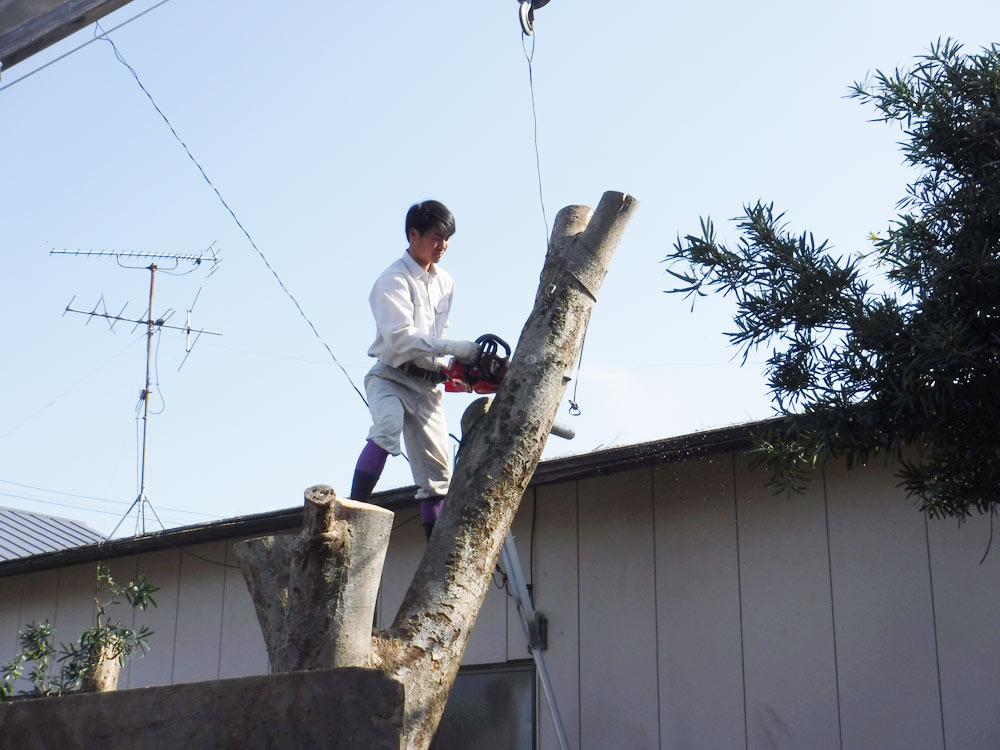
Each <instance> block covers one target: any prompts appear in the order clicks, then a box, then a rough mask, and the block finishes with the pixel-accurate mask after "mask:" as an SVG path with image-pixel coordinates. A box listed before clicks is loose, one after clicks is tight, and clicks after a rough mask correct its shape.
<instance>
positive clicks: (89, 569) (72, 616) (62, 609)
mask: <svg viewBox="0 0 1000 750" xmlns="http://www.w3.org/2000/svg"><path fill="white" fill-rule="evenodd" d="M96 584H97V564H96V563H85V564H83V565H73V566H72V567H68V568H60V569H59V602H58V605H57V607H56V619H55V622H54V623H53V625H54V626H55V629H56V638H55V640H56V644H57V645H58V644H59V643H65V644H66V645H67V646H68V645H69V644H70V643H75V642H76V641H78V640H79V638H80V636H81V635H82V634H83V631H85V630H87V629H88V628H89V627H90V626H91V625H94V624H95V621H94V614H95V612H94V609H95V607H94V586H95V585H96ZM125 606H126V607H128V605H127V604H126V605H125ZM109 614H110V615H111V617H115V618H117V619H116V620H114V621H117V620H118V619H120V620H124V621H125V623H126V624H127V625H131V624H132V612H131V610H129V611H128V612H124V611H112V612H109ZM105 621H106V620H105ZM60 668H61V667H60V666H59V665H57V666H56V669H60ZM119 682H120V684H121V685H122V687H124V686H125V680H122V679H119Z"/></svg>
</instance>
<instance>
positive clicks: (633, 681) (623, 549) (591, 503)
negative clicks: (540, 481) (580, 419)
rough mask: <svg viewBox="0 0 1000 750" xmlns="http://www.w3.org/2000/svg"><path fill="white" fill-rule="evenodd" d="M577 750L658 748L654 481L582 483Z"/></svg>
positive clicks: (633, 476)
mask: <svg viewBox="0 0 1000 750" xmlns="http://www.w3.org/2000/svg"><path fill="white" fill-rule="evenodd" d="M579 493H580V494H579V497H580V661H581V663H582V668H581V674H580V693H581V696H580V704H581V705H580V713H581V717H582V729H581V747H582V748H584V750H589V749H590V748H594V749H595V750H597V749H600V750H604V748H610V747H613V748H616V750H634V749H638V748H654V747H658V745H659V726H658V724H659V700H658V698H657V666H656V664H657V659H656V606H655V597H656V589H655V582H654V572H653V518H652V480H651V477H650V472H649V470H648V469H644V470H637V471H630V472H624V473H621V474H615V475H613V476H608V477H599V478H595V479H588V480H585V481H581V482H580V484H579Z"/></svg>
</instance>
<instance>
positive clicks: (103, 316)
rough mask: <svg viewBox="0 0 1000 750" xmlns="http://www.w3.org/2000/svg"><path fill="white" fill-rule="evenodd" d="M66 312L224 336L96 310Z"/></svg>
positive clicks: (188, 327) (73, 309) (159, 321)
mask: <svg viewBox="0 0 1000 750" xmlns="http://www.w3.org/2000/svg"><path fill="white" fill-rule="evenodd" d="M66 312H71V313H79V314H81V315H88V316H90V317H92V318H104V319H105V320H114V321H121V322H123V323H135V324H136V325H150V324H152V325H153V326H155V327H156V328H170V329H172V330H174V331H185V332H186V333H198V334H202V333H207V334H208V335H209V336H221V335H222V334H221V333H219V332H218V331H209V330H206V329H203V328H191V327H190V326H172V325H167V324H166V323H165V322H161V321H162V320H163V319H162V318H161V319H160V320H150V319H149V318H125V317H122V316H121V315H111V314H110V313H99V312H95V311H94V310H77V309H75V308H72V307H69V306H68V305H67V306H66Z"/></svg>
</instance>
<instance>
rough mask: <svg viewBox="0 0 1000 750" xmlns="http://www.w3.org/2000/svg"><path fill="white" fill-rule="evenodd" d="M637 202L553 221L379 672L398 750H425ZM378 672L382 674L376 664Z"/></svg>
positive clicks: (382, 650) (381, 638)
mask: <svg viewBox="0 0 1000 750" xmlns="http://www.w3.org/2000/svg"><path fill="white" fill-rule="evenodd" d="M636 205H637V201H636V200H635V199H634V198H632V197H631V196H628V195H624V194H622V193H614V192H608V193H605V194H604V196H603V197H602V198H601V202H600V204H599V205H598V206H597V210H596V211H593V212H592V211H591V209H590V208H588V207H586V206H569V207H567V208H564V209H563V210H562V211H560V212H559V214H558V216H557V217H556V221H555V226H554V228H553V231H552V238H551V240H550V242H549V248H548V253H547V255H546V258H545V265H544V267H543V269H542V274H541V279H540V282H539V287H538V294H537V296H536V297H535V304H534V308H533V310H532V312H531V315H530V317H529V318H528V321H527V323H526V324H525V326H524V330H523V331H522V332H521V338H520V341H519V342H518V345H517V349H516V351H515V353H514V356H513V358H512V361H511V365H510V370H509V371H508V373H507V376H506V377H505V379H504V382H503V386H502V387H501V388H500V391H499V392H498V393H497V396H496V399H495V400H494V402H493V404H492V406H491V407H490V410H489V412H488V413H487V414H486V416H485V417H484V418H483V419H482V421H481V422H480V423H479V424H478V426H477V429H476V430H475V432H474V434H473V435H472V436H471V438H470V439H469V442H468V443H467V444H463V446H462V457H461V461H460V462H459V464H458V466H457V468H456V472H455V477H454V479H453V480H452V483H451V488H450V490H449V492H448V498H447V500H446V501H445V503H444V506H443V508H442V512H441V517H440V518H439V519H438V521H437V524H436V525H435V527H434V533H433V536H432V537H431V540H430V543H429V545H428V547H427V550H426V552H425V554H424V557H423V559H422V560H421V562H420V565H419V566H418V568H417V571H416V574H415V575H414V578H413V582H412V583H411V584H410V588H409V590H408V591H407V593H406V595H405V597H404V599H403V603H402V605H401V606H400V609H399V613H398V614H397V615H396V618H395V621H394V622H393V625H392V627H391V628H390V629H389V630H388V631H386V632H383V633H380V634H377V635H376V636H375V637H374V638H373V650H374V657H375V665H376V666H378V667H379V668H380V669H382V670H383V671H385V672H387V673H389V674H390V675H392V676H393V677H395V678H396V679H398V680H399V681H400V682H402V683H403V685H404V687H405V694H406V710H405V714H404V715H405V719H404V727H403V732H404V737H405V739H404V742H403V747H405V748H407V749H408V750H410V749H412V750H423V749H425V748H427V747H428V746H429V745H430V743H431V740H432V739H433V737H434V732H435V730H436V729H437V725H438V722H439V720H440V718H441V714H442V712H443V710H444V705H445V702H446V700H447V698H448V692H449V691H450V690H451V686H452V683H453V682H454V680H455V676H456V674H457V672H458V667H459V663H460V662H461V659H462V654H463V653H464V651H465V646H466V644H467V642H468V640H469V635H470V633H471V632H472V626H473V625H474V624H475V621H476V616H477V615H478V613H479V608H480V606H481V605H482V602H483V599H484V598H485V597H486V593H487V591H488V588H489V585H490V581H491V579H492V575H493V571H494V569H495V567H496V564H497V558H498V556H499V554H500V548H501V547H502V545H503V542H504V539H505V538H506V536H507V533H508V531H509V530H510V525H511V522H512V520H513V518H514V514H515V512H516V511H517V507H518V505H519V503H520V502H521V497H522V496H523V495H524V492H525V490H526V488H527V486H528V482H529V480H530V479H531V476H532V475H533V474H534V472H535V468H536V466H537V465H538V462H539V459H540V458H541V454H542V449H543V448H544V446H545V441H546V439H547V437H548V434H549V430H550V428H551V427H552V422H553V420H554V419H555V415H556V411H557V409H558V406H559V403H560V401H561V400H562V396H563V392H564V390H565V387H566V384H567V383H568V382H569V381H570V372H571V371H572V368H573V364H574V363H575V361H576V358H577V356H578V354H579V351H580V347H581V346H582V344H583V338H584V333H585V332H586V329H587V323H588V321H589V319H590V313H591V310H592V308H593V306H594V303H595V302H596V301H597V292H598V290H599V289H600V287H601V283H602V282H603V280H604V277H605V275H606V273H607V269H608V264H609V262H610V260H611V256H612V255H613V253H614V251H615V249H616V247H617V246H618V242H619V240H620V238H621V234H622V231H623V230H624V228H625V225H626V224H627V222H628V220H629V218H630V217H631V215H632V213H633V211H634V210H635V207H636ZM379 662H380V663H379Z"/></svg>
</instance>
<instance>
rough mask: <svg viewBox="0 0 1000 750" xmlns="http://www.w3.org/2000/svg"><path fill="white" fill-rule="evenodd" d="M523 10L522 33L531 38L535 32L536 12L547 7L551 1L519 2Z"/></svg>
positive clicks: (531, 0) (533, 0)
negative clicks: (544, 6)
mask: <svg viewBox="0 0 1000 750" xmlns="http://www.w3.org/2000/svg"><path fill="white" fill-rule="evenodd" d="M519 2H520V4H521V8H520V10H519V16H520V18H521V31H522V32H523V33H524V35H525V36H531V33H532V32H533V31H534V30H535V10H537V9H538V8H541V7H542V6H543V5H546V4H547V3H548V2H549V0H519Z"/></svg>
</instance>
